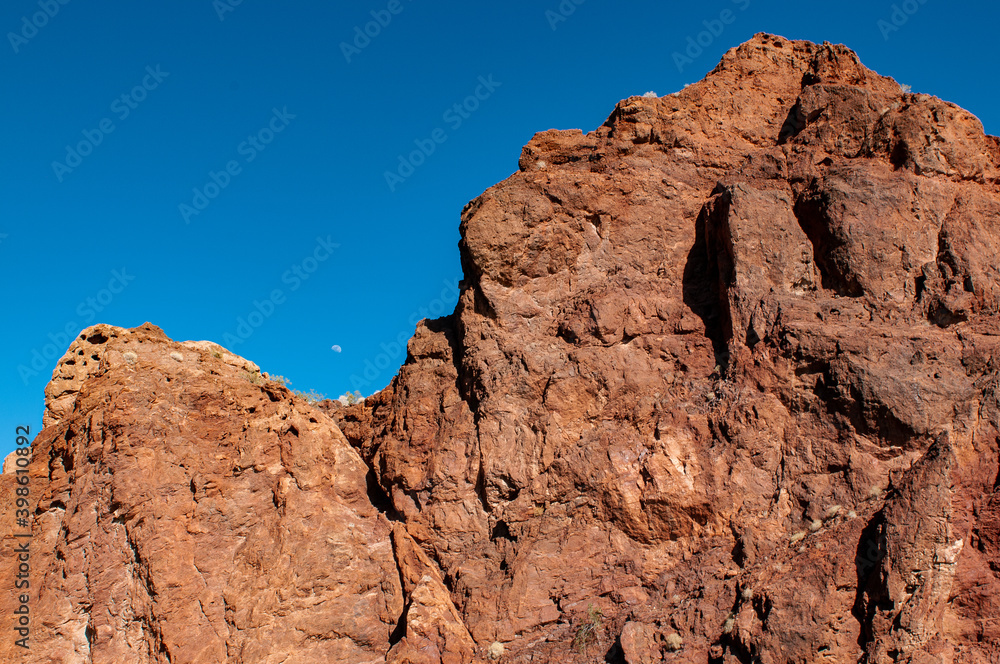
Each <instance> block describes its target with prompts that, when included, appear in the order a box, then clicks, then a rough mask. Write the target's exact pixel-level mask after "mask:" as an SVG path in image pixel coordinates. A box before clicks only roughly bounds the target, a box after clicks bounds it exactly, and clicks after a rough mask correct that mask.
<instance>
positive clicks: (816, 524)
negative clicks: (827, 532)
mask: <svg viewBox="0 0 1000 664" xmlns="http://www.w3.org/2000/svg"><path fill="white" fill-rule="evenodd" d="M822 527H823V522H822V521H820V520H818V519H816V520H814V521H813V522H812V523H810V524H809V530H811V531H812V532H816V531H817V530H819V529H820V528H822Z"/></svg>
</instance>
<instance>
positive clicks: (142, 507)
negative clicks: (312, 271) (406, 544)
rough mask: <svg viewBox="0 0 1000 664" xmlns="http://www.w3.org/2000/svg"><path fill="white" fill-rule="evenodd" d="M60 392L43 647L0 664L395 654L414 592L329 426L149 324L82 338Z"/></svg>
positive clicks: (45, 496) (41, 479)
mask: <svg viewBox="0 0 1000 664" xmlns="http://www.w3.org/2000/svg"><path fill="white" fill-rule="evenodd" d="M47 396H48V397H49V400H48V408H47V412H46V427H45V429H44V431H43V432H42V433H41V435H40V436H39V437H38V438H37V439H36V441H35V443H34V459H33V463H32V476H33V477H32V479H33V482H34V485H35V486H36V487H44V488H43V489H41V494H40V496H39V499H38V504H37V511H36V519H35V528H34V531H35V532H34V541H33V543H32V548H33V550H34V551H35V558H34V561H33V562H34V565H33V572H32V574H33V579H32V580H33V584H34V592H35V593H36V594H35V595H33V600H32V604H31V606H32V610H33V611H34V616H35V618H34V624H33V633H32V637H31V650H30V653H29V656H28V657H27V658H25V659H21V657H22V656H23V655H24V653H20V652H18V651H17V650H16V649H13V648H12V649H11V650H10V651H8V652H7V653H5V655H6V657H5V658H4V661H12V662H13V661H30V662H53V663H55V662H59V663H60V664H71V663H73V664H76V663H80V664H83V663H88V664H89V663H91V662H95V663H96V662H116V663H122V664H125V663H132V662H172V663H174V664H176V663H178V662H191V663H194V662H204V663H205V664H208V663H212V664H217V663H218V662H234V663H235V662H245V663H250V662H255V663H256V662H262V663H263V662H273V663H275V664H278V663H291V662H319V661H342V662H371V661H376V660H380V659H381V657H382V656H384V654H385V652H386V651H387V650H388V649H389V646H390V643H389V639H390V635H391V634H392V632H393V631H394V630H395V629H396V626H397V623H398V621H399V617H400V615H401V614H402V611H403V599H404V596H403V589H402V587H401V583H400V576H399V572H398V568H397V565H396V562H395V557H394V554H393V539H392V527H391V524H390V523H389V522H388V520H387V519H386V518H385V517H384V516H382V515H381V514H380V513H379V512H378V511H377V510H376V509H375V508H374V507H373V506H372V504H371V501H370V500H369V498H368V481H367V477H368V469H367V467H366V466H365V465H364V463H363V462H362V460H361V459H360V457H359V456H358V455H357V453H356V452H355V451H354V450H353V449H352V448H351V447H350V446H349V445H348V444H347V441H346V440H344V437H343V436H342V435H341V434H340V432H339V430H338V429H337V426H336V425H335V424H334V423H333V422H332V421H331V420H330V419H329V418H328V417H327V416H325V415H324V414H322V413H321V412H319V411H317V410H316V409H314V408H312V407H310V406H309V405H308V404H307V403H305V402H303V401H301V400H299V399H297V398H294V397H293V396H292V395H291V394H290V393H289V392H288V390H286V389H285V388H284V387H282V386H281V385H279V384H277V383H273V382H269V381H267V380H266V379H265V378H264V377H263V376H261V374H260V373H259V372H257V371H256V367H255V366H254V365H251V364H246V363H243V362H242V361H237V360H235V359H234V357H233V356H231V355H230V354H229V353H228V352H226V351H225V350H224V349H222V348H219V347H217V346H209V345H204V344H179V343H174V342H171V341H170V340H169V339H167V337H166V336H165V335H164V334H163V333H162V332H161V331H160V330H159V329H158V328H156V327H154V326H152V325H145V326H143V327H141V328H136V329H134V330H122V329H120V328H113V327H109V326H103V325H99V326H96V327H92V328H88V329H87V330H85V331H84V332H83V333H82V334H81V335H80V337H79V338H78V339H77V340H76V341H74V342H73V344H72V346H70V349H69V352H68V353H67V354H66V356H65V357H64V358H63V359H62V360H61V361H60V363H59V366H58V368H57V369H56V374H55V376H54V379H53V381H52V383H51V384H50V386H49V389H48V391H47ZM36 490H38V489H36ZM6 613H7V612H6V611H5V614H6ZM3 647H4V648H8V647H10V644H8V643H6V640H5V642H4V644H3ZM15 657H18V659H15Z"/></svg>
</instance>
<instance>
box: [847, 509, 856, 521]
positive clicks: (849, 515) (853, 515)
mask: <svg viewBox="0 0 1000 664" xmlns="http://www.w3.org/2000/svg"><path fill="white" fill-rule="evenodd" d="M847 518H848V519H857V518H858V513H857V512H855V511H854V510H851V511H850V512H848V513H847Z"/></svg>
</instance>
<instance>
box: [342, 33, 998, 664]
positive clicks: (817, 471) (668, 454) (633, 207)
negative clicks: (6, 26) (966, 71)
mask: <svg viewBox="0 0 1000 664" xmlns="http://www.w3.org/2000/svg"><path fill="white" fill-rule="evenodd" d="M998 144H1000V143H998V141H997V139H996V138H994V137H989V136H985V135H984V133H983V129H982V125H981V124H980V123H979V121H978V120H976V118H974V117H973V116H972V115H970V114H969V113H967V112H966V111H963V110H962V109H959V108H957V107H955V106H954V105H952V104H948V103H946V102H943V101H941V100H938V99H935V98H933V97H929V96H927V95H919V94H904V93H903V92H902V91H901V89H900V86H899V85H898V84H897V83H896V82H895V81H893V80H892V79H889V78H885V77H882V76H879V75H877V74H875V73H873V72H871V71H869V70H867V69H866V68H865V67H864V66H863V65H862V64H861V63H860V62H859V61H858V58H857V57H856V55H855V54H854V53H852V52H851V51H850V50H848V49H846V48H844V47H841V46H833V45H830V44H823V45H816V44H811V43H807V42H793V41H788V40H786V39H783V38H780V37H774V36H770V35H758V36H757V37H755V38H754V39H753V40H751V41H750V42H748V43H746V44H744V45H742V46H740V47H739V48H736V49H733V50H731V51H730V52H729V53H727V54H726V56H725V57H724V58H723V60H722V62H721V63H720V64H719V66H718V67H717V68H716V69H715V70H714V71H713V72H712V73H711V74H709V76H708V77H707V78H706V79H705V80H704V81H702V82H700V83H697V84H695V85H692V86H690V87H688V88H686V89H685V90H684V91H682V92H680V93H677V94H675V95H671V96H667V97H663V98H659V99H649V98H631V99H628V100H626V101H623V102H621V103H620V104H619V105H618V107H617V108H616V109H615V112H614V113H613V114H612V115H611V117H610V118H609V119H608V121H607V122H606V123H605V124H604V126H602V127H600V128H599V129H598V130H597V131H595V132H592V133H589V134H583V133H581V132H558V131H550V132H545V133H542V134H539V135H537V136H536V137H535V138H534V140H532V141H531V143H530V144H529V145H528V146H527V147H526V148H525V149H524V152H523V154H522V157H521V161H520V172H519V173H518V174H516V175H514V176H512V177H511V178H510V179H508V180H507V181H505V182H503V183H501V184H499V185H497V186H496V187H493V188H492V189H490V190H489V191H487V192H486V193H485V194H483V195H482V196H481V197H479V198H478V199H476V200H475V201H473V202H472V203H470V204H469V206H468V207H467V208H466V209H465V211H464V212H463V215H462V242H461V250H462V260H463V267H464V269H465V281H464V284H463V293H462V297H461V299H460V302H459V304H458V307H457V309H456V311H455V313H454V314H453V315H452V316H448V317H446V318H443V319H440V320H436V321H428V322H425V323H424V324H422V325H421V326H420V327H419V328H418V330H417V333H416V335H415V336H414V337H413V339H412V340H411V342H410V346H409V358H408V360H407V363H406V365H405V366H404V367H403V368H402V370H401V372H400V374H399V376H398V377H397V378H396V379H395V380H394V381H393V382H392V384H391V385H390V386H389V387H388V388H387V389H386V390H385V391H383V392H382V393H380V394H379V395H377V396H376V397H374V398H372V399H369V400H367V401H366V403H365V404H364V405H363V406H357V407H353V408H351V409H348V410H346V411H338V413H337V415H336V417H337V418H338V419H339V420H340V421H341V427H342V429H343V430H344V432H345V434H346V435H347V436H348V438H349V439H350V440H351V442H352V443H353V444H354V445H355V446H357V447H358V448H359V449H360V450H361V451H362V454H363V456H364V457H365V458H366V459H367V460H368V461H369V463H370V465H371V466H372V467H373V469H374V470H375V472H376V474H377V477H378V481H379V484H380V486H381V487H382V488H383V490H384V492H385V493H386V495H387V496H388V497H389V498H390V500H391V502H392V505H393V507H394V508H395V510H396V511H397V512H398V514H399V515H400V518H401V519H402V521H403V522H404V523H405V524H406V529H407V531H408V532H409V533H410V534H411V535H412V536H413V537H414V538H415V539H416V541H417V542H418V543H419V544H420V545H421V546H422V547H423V548H424V550H425V551H427V552H429V553H430V554H431V557H432V558H433V559H435V560H436V561H437V562H438V563H439V564H440V565H441V569H442V571H443V573H444V578H445V582H446V584H447V585H448V587H449V588H450V589H451V592H452V596H453V597H454V599H455V601H456V603H457V605H458V609H459V611H460V613H461V614H462V616H463V619H464V621H465V624H466V625H467V626H468V628H469V630H470V633H471V634H472V637H473V638H474V639H475V641H476V643H477V644H479V645H480V646H483V645H485V644H489V643H491V642H493V641H499V642H501V643H503V645H504V647H505V653H506V654H505V659H504V661H511V662H528V661H553V662H554V661H560V662H574V661H579V662H584V661H593V660H594V658H595V657H597V656H603V655H605V654H607V656H608V658H609V659H610V660H612V661H626V660H627V661H630V662H632V661H635V662H640V661H641V662H647V661H686V662H706V663H707V662H751V661H759V662H815V661H818V660H820V659H822V660H823V661H837V662H856V661H858V660H859V659H860V660H863V661H866V662H872V663H874V662H878V663H880V664H881V663H883V662H892V661H899V662H903V661H905V662H911V661H912V662H925V661H927V662H930V661H968V662H979V661H983V662H985V661H997V660H998V659H1000V645H998V640H997V639H996V634H997V631H996V630H997V629H998V627H997V625H998V624H1000V614H998V612H997V603H998V601H1000V600H998V599H997V598H998V597H1000V566H998V565H997V557H996V556H997V549H996V546H995V541H996V537H995V536H994V535H995V531H996V528H995V524H996V520H997V515H996V505H997V498H996V493H995V492H996V489H997V479H998V478H997V474H998V452H997V427H998V415H1000V413H998V411H997V393H996V379H997V360H998V359H1000V358H998V357H997V355H996V349H997V342H998V340H1000V339H998V336H997V335H998V333H1000V327H998V320H1000V319H998V317H997V314H998V307H1000V298H998V293H1000V291H998V289H1000V273H998V268H997V265H998V261H997V256H998V249H1000V244H998V243H1000V239H998V238H1000V193H998V192H1000V186H998V182H1000V170H998V165H1000V151H998V147H997V146H998ZM595 609H596V610H598V611H599V612H600V615H601V619H600V623H601V624H600V625H599V626H593V622H594V621H593V620H592V619H591V618H590V617H589V616H592V615H593V614H594V610H595ZM626 622H627V623H628V627H627V629H625V632H624V633H623V632H622V630H623V626H624V625H625V624H626ZM591 627H593V629H591ZM588 630H589V631H588ZM674 633H676V634H678V635H679V636H680V637H681V638H682V643H683V646H682V647H681V649H680V650H679V651H678V652H672V651H671V650H670V649H668V648H667V647H666V644H665V636H666V635H668V634H674ZM581 634H585V635H586V634H596V635H598V636H599V637H600V638H594V639H592V640H589V641H586V642H584V643H581V642H580V639H578V638H576V637H578V636H579V635H581ZM619 635H621V642H620V643H619V644H616V643H615V640H616V638H617V637H619ZM623 646H624V648H623ZM616 658H617V659H616Z"/></svg>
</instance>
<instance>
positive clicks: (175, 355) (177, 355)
mask: <svg viewBox="0 0 1000 664" xmlns="http://www.w3.org/2000/svg"><path fill="white" fill-rule="evenodd" d="M170 357H172V358H174V359H175V360H177V361H178V362H183V361H184V356H183V355H181V354H180V353H178V352H176V351H174V352H173V353H171V354H170Z"/></svg>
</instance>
